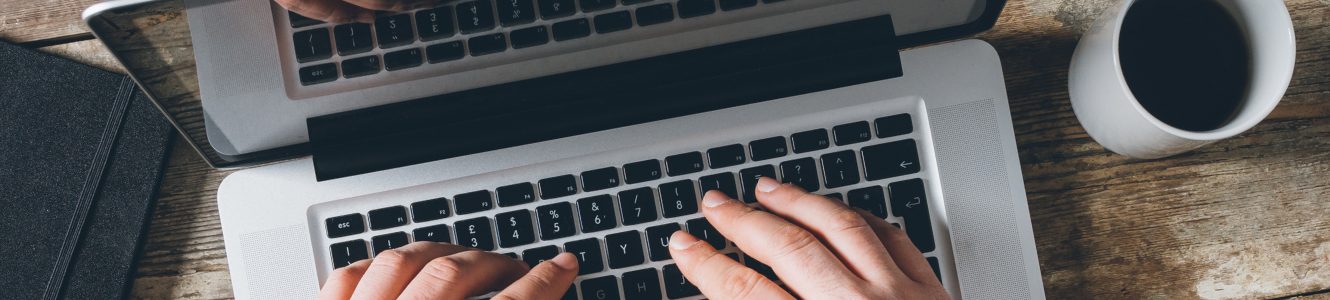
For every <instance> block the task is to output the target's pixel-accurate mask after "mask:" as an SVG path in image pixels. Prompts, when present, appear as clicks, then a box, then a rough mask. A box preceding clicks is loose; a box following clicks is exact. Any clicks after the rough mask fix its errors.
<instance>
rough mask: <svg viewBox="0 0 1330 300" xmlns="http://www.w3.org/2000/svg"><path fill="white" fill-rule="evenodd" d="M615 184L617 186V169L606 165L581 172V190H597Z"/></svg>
mask: <svg viewBox="0 0 1330 300" xmlns="http://www.w3.org/2000/svg"><path fill="white" fill-rule="evenodd" d="M616 186H619V169H616V168H614V167H606V168H600V169H595V170H591V171H586V172H582V191H586V192H590V191H597V190H603V189H608V188H612V187H616Z"/></svg>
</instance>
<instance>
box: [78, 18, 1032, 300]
mask: <svg viewBox="0 0 1330 300" xmlns="http://www.w3.org/2000/svg"><path fill="white" fill-rule="evenodd" d="M152 2H160V1H150V0H129V1H113V2H108V3H103V4H99V5H96V6H93V7H91V8H89V9H88V11H86V12H85V19H87V20H89V21H88V22H89V23H90V27H92V28H93V30H94V32H95V33H96V34H97V35H98V36H99V37H102V38H103V40H104V41H106V36H108V35H111V34H112V33H108V32H107V31H110V30H112V29H110V27H108V26H99V25H94V24H93V23H96V22H105V23H114V22H113V21H109V20H108V19H105V18H107V17H108V16H111V17H114V15H130V14H132V12H126V10H132V9H134V8H141V7H144V6H143V5H144V4H145V3H152ZM499 2H503V3H498V2H492V1H490V0H480V1H451V2H446V3H443V4H441V5H440V6H439V7H436V8H427V9H421V10H416V11H411V12H404V13H380V15H379V19H378V21H376V22H375V24H343V25H339V24H326V23H321V22H317V21H312V20H308V19H305V18H303V17H300V16H299V15H295V14H291V13H289V12H287V11H286V10H284V9H282V8H281V7H279V6H276V5H275V4H273V3H271V2H269V1H263V0H229V1H227V0H210V1H209V0H186V1H184V2H183V5H180V6H179V7H180V8H179V9H182V10H184V12H185V13H186V15H188V32H189V33H190V37H191V38H190V40H191V41H189V42H191V43H192V52H193V56H194V60H193V61H192V63H194V64H195V65H196V69H194V71H195V73H194V74H187V75H185V76H187V77H188V79H189V80H190V82H196V83H197V86H198V94H197V96H196V97H198V98H199V99H198V102H199V103H200V107H198V108H196V110H195V111H194V113H196V115H195V116H197V115H202V116H203V117H204V119H205V120H204V123H205V124H206V140H200V137H198V136H193V135H191V136H190V137H191V143H192V144H194V145H196V147H198V148H199V149H200V151H201V152H204V155H205V157H206V158H208V159H209V162H210V163H212V164H214V165H215V166H224V167H225V166H237V165H246V164H256V163H264V162H271V161H273V160H274V157H276V158H277V159H290V160H286V161H285V162H280V163H276V164H271V165H266V166H262V167H257V168H252V169H247V170H242V171H239V172H235V173H233V174H232V175H230V176H229V177H227V178H226V180H225V181H224V182H223V183H222V186H221V188H220V190H219V192H218V195H217V197H218V208H219V210H220V215H221V222H222V228H223V235H224V237H225V243H226V249H227V257H228V262H229V267H230V270H231V280H232V285H233V287H234V290H235V296H236V297H237V298H240V299H300V298H312V297H313V296H314V295H316V294H317V293H318V290H319V288H320V286H321V284H322V283H323V281H324V280H325V279H326V278H327V276H328V275H329V274H330V273H331V272H332V271H333V270H334V269H336V268H338V267H341V266H345V265H347V264H349V263H350V262H354V261H356V260H359V259H365V258H371V257H373V256H374V254H375V253H378V252H380V251H383V250H386V249H391V248H395V247H400V246H402V245H405V244H407V243H410V242H413V241H441V242H451V243H456V244H459V245H465V246H470V247H475V248H480V249H484V250H489V251H495V252H499V253H504V254H508V255H510V256H513V257H514V258H517V259H522V260H526V261H528V262H539V261H542V260H544V259H548V258H551V257H553V256H554V255H556V254H558V253H560V252H576V253H579V254H580V255H579V258H580V259H581V260H582V261H581V263H582V271H583V274H581V275H579V276H578V279H577V280H576V281H575V282H574V285H573V286H572V287H570V289H569V290H568V291H566V294H565V295H566V296H567V297H568V298H565V299H601V298H597V297H601V296H606V295H609V298H615V297H618V298H624V299H642V298H668V299H700V298H702V295H697V294H695V293H694V294H689V293H688V292H687V291H688V289H686V288H684V287H682V286H680V283H678V282H676V281H674V280H668V279H669V278H679V276H680V275H679V274H678V272H677V268H673V267H672V264H673V262H672V261H671V260H670V259H669V257H668V254H667V253H662V251H663V250H664V248H662V246H660V245H661V243H660V242H659V240H661V239H663V238H666V237H668V234H669V233H670V232H673V231H675V230H687V231H690V232H693V233H694V234H696V235H698V236H704V237H708V241H710V242H713V243H714V244H716V245H719V246H720V247H718V248H721V249H722V252H725V253H732V254H733V256H734V257H735V258H736V259H738V260H740V261H741V262H743V263H745V264H747V265H749V266H752V267H754V268H758V269H760V268H762V266H763V265H762V263H761V262H758V261H756V260H753V259H751V258H749V257H747V256H745V255H743V254H742V253H743V252H742V250H740V249H738V248H737V247H735V246H734V245H733V244H732V243H729V242H728V241H726V240H725V239H724V237H721V236H719V235H715V234H708V232H709V231H711V230H714V229H712V228H710V225H709V224H707V223H706V222H705V219H702V216H701V214H700V213H699V212H698V204H699V200H700V195H701V194H702V193H705V192H706V191H709V190H720V191H722V192H725V193H727V194H729V195H731V196H733V197H735V198H738V199H744V200H745V201H747V202H749V203H753V202H754V201H753V199H752V196H751V191H752V185H753V183H754V182H755V180H756V178H758V177H760V176H767V177H773V178H777V179H780V180H782V181H784V182H790V183H794V184H798V185H800V186H802V187H804V188H805V189H808V190H809V191H813V192H815V193H818V194H823V195H828V196H831V197H836V198H839V199H843V200H844V201H846V202H847V203H848V204H849V205H851V206H855V207H860V208H864V209H867V210H869V211H870V212H873V213H874V214H876V215H878V216H879V217H881V218H884V219H886V220H888V221H890V222H892V223H895V224H897V225H899V226H901V227H902V228H904V229H905V230H906V232H907V233H908V234H909V235H910V238H911V240H912V241H913V242H914V244H915V246H916V247H918V248H919V249H920V250H921V251H922V252H923V253H924V256H926V257H927V259H928V261H929V262H930V264H932V265H933V267H934V270H935V271H936V273H937V274H938V277H939V280H941V281H942V282H943V285H944V287H945V288H946V289H947V291H948V292H949V293H950V294H951V295H952V297H954V298H958V299H962V298H972V299H990V298H997V299H1030V298H1036V299H1042V298H1043V297H1044V292H1043V285H1042V279H1041V276H1040V273H1039V263H1038V259H1037V256H1036V252H1035V245H1034V238H1033V234H1032V231H1031V226H1030V217H1029V211H1028V208H1027V206H1026V202H1025V201H1026V198H1025V192H1024V188H1023V181H1022V177H1021V173H1020V164H1019V161H1018V156H1017V151H1016V144H1015V139H1014V135H1013V132H1012V124H1011V119H1010V112H1009V109H1008V102H1007V97H1006V90H1005V87H1004V80H1003V75H1002V67H1001V64H1000V61H999V58H998V56H997V53H996V52H995V51H994V49H993V48H992V47H991V46H989V45H988V44H987V43H985V42H983V41H977V40H964V41H956V42H950V43H945V44H938V45H933V46H928V47H923V48H915V49H911V50H906V51H901V52H897V51H896V49H897V48H903V47H906V46H912V45H920V44H927V43H936V42H942V41H946V40H949V39H953V38H956V37H960V36H964V35H968V34H973V33H977V32H979V31H982V30H985V29H987V28H988V27H989V26H991V25H992V24H993V22H994V20H995V19H996V16H997V14H998V12H1000V10H1001V6H1002V5H1003V4H1004V3H1003V1H1001V0H994V1H987V0H969V1H966V0H958V1H940V2H939V1H880V0H841V1H812V0H785V1H776V0H620V1H614V0H576V1H574V0H525V1H523V0H519V1H511V2H510V1H499ZM158 9H160V7H159V8H158ZM99 18H102V19H100V20H98V19H99ZM120 24H122V25H123V24H126V23H120ZM111 27H115V26H111ZM114 30H125V29H124V28H115V29H114ZM107 44H108V47H109V48H111V49H112V50H113V52H116V53H117V56H118V57H121V58H122V61H126V60H123V58H124V57H125V56H127V54H125V53H126V52H127V51H130V50H122V49H127V48H124V47H122V46H120V45H116V44H114V43H113V42H109V41H108V42H107ZM698 62H701V63H698ZM127 69H130V71H131V73H138V72H135V70H137V69H138V68H135V66H132V65H129V64H127ZM131 75H135V78H136V79H138V80H140V83H141V84H143V83H145V81H144V78H145V77H147V76H149V75H148V74H141V73H140V74H131ZM192 76H196V78H194V77H192ZM143 85H144V86H145V87H147V90H148V92H149V94H150V95H152V96H153V97H154V100H156V101H158V102H159V105H160V104H162V103H164V102H163V98H165V97H163V95H166V94H167V93H169V91H165V90H162V89H161V88H155V86H156V85H154V84H152V83H151V82H149V83H148V84H143ZM172 95H175V94H172ZM166 106H167V105H163V107H166ZM166 111H167V114H168V116H171V117H172V120H173V122H175V123H177V125H178V126H181V125H180V124H183V123H186V122H187V120H185V119H184V118H182V117H181V113H180V112H177V111H174V110H172V109H166ZM200 112H201V114H199V113H200ZM182 128H184V127H182ZM259 153H269V154H270V153H281V155H276V156H273V155H266V156H255V155H256V154H259ZM218 157H221V158H222V159H218ZM256 157H257V158H256ZM753 205H757V206H760V205H759V204H753ZM620 250H622V251H620ZM616 252H618V253H616ZM641 270H651V272H650V273H653V274H658V276H655V277H654V278H656V279H653V280H651V281H650V282H629V281H628V280H625V279H624V277H622V276H621V275H622V274H624V273H626V272H635V271H641ZM607 278H608V279H607ZM634 278H639V277H636V276H634ZM592 279H595V281H593V282H594V283H595V284H583V281H585V280H592ZM611 279H612V280H611ZM634 280H638V279H634ZM611 281H612V282H615V283H616V284H613V285H605V284H603V283H605V282H611ZM642 286H650V287H651V288H648V289H645V290H644V289H643V288H641V287H642Z"/></svg>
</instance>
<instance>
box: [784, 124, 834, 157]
mask: <svg viewBox="0 0 1330 300" xmlns="http://www.w3.org/2000/svg"><path fill="white" fill-rule="evenodd" d="M790 144H792V145H794V153H804V152H809V151H817V150H822V149H826V148H827V147H828V146H831V142H830V141H828V140H827V130H826V129H813V130H809V131H804V132H800V133H795V134H793V135H790Z"/></svg>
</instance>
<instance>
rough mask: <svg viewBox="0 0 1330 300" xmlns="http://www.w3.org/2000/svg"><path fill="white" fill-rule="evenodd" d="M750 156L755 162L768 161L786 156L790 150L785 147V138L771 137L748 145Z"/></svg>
mask: <svg viewBox="0 0 1330 300" xmlns="http://www.w3.org/2000/svg"><path fill="white" fill-rule="evenodd" d="M748 151H749V155H750V156H752V157H753V161H759V160H767V159H772V158H777V157H781V156H785V154H788V153H790V149H789V148H788V147H786V146H785V137H783V136H778V137H770V138H765V139H760V140H756V141H752V142H749V143H748Z"/></svg>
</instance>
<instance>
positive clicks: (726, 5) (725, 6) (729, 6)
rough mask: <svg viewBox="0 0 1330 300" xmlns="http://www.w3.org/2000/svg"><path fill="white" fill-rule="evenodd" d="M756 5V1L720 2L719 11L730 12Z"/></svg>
mask: <svg viewBox="0 0 1330 300" xmlns="http://www.w3.org/2000/svg"><path fill="white" fill-rule="evenodd" d="M755 5H757V0H720V10H723V11H731V10H736V9H740V8H748V7H753V6H755Z"/></svg>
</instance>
